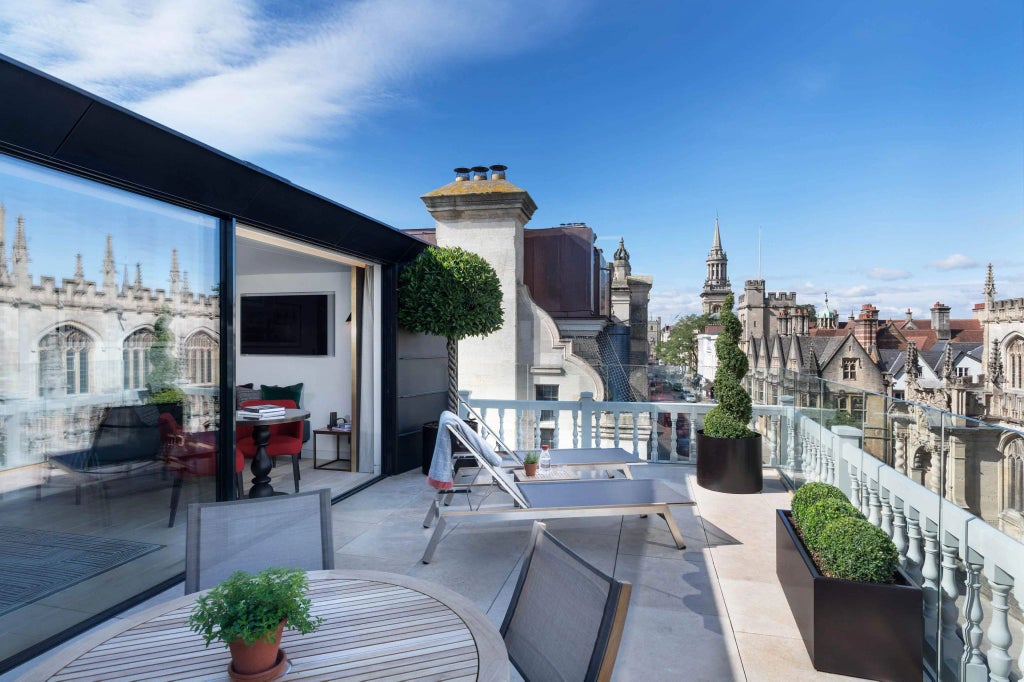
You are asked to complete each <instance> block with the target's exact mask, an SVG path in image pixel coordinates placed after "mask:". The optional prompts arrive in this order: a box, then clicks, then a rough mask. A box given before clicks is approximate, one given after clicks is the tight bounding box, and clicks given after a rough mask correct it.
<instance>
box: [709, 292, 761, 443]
mask: <svg viewBox="0 0 1024 682" xmlns="http://www.w3.org/2000/svg"><path fill="white" fill-rule="evenodd" d="M732 305H733V295H732V294H729V295H728V296H726V297H725V301H724V302H723V303H722V312H721V316H720V318H719V324H721V325H722V331H720V332H719V333H718V339H716V340H715V351H716V352H717V353H718V369H717V370H716V371H715V398H717V399H718V405H716V406H714V407H713V408H711V411H709V412H708V413H707V415H706V416H705V417H704V435H705V436H708V437H711V438H754V437H755V436H757V434H756V433H754V432H753V431H751V430H750V429H749V428H748V427H747V424H749V423H750V418H751V415H752V414H753V408H752V407H751V401H750V396H749V395H748V394H747V392H746V390H744V388H743V386H742V384H741V383H740V382H741V381H743V377H745V376H746V375H747V368H748V367H749V363H748V362H747V356H746V355H744V353H743V351H742V350H740V336H741V335H742V333H743V327H742V325H740V320H739V318H738V317H736V314H735V313H734V312H733V311H732Z"/></svg>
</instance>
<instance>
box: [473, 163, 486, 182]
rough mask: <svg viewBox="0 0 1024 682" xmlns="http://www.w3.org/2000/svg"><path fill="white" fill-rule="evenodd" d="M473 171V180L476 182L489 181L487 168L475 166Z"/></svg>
mask: <svg viewBox="0 0 1024 682" xmlns="http://www.w3.org/2000/svg"><path fill="white" fill-rule="evenodd" d="M471 170H472V171H473V179H474V180H486V179H487V166H473V168H472V169H471Z"/></svg>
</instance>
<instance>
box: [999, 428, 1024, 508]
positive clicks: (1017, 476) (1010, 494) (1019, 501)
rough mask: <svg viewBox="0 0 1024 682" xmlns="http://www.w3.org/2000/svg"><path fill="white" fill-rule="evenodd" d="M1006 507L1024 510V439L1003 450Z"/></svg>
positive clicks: (1013, 442)
mask: <svg viewBox="0 0 1024 682" xmlns="http://www.w3.org/2000/svg"><path fill="white" fill-rule="evenodd" d="M1003 455H1004V460H1003V467H1004V468H1003V471H1004V474H1005V478H1004V486H1005V487H1004V491H1005V495H1006V498H1005V499H1006V504H1005V506H1006V508H1007V509H1015V510H1017V511H1024V440H1021V439H1019V438H1018V439H1016V440H1014V441H1012V442H1011V443H1009V444H1007V446H1006V449H1005V450H1004V452H1003Z"/></svg>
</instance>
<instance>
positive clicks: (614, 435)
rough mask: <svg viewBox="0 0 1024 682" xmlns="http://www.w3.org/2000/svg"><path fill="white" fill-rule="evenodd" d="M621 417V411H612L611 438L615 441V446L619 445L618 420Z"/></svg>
mask: <svg viewBox="0 0 1024 682" xmlns="http://www.w3.org/2000/svg"><path fill="white" fill-rule="evenodd" d="M621 418H622V413H621V412H612V423H613V426H612V439H613V441H614V443H615V447H620V446H619V420H620V419H621Z"/></svg>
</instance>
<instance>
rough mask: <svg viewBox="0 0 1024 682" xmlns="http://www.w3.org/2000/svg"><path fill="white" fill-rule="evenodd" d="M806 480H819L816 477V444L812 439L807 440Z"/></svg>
mask: <svg viewBox="0 0 1024 682" xmlns="http://www.w3.org/2000/svg"><path fill="white" fill-rule="evenodd" d="M804 452H806V453H807V469H808V471H807V479H808V480H810V481H818V480H821V479H820V478H819V477H818V444H817V443H816V442H814V440H813V439H811V438H808V439H807V449H806V450H804Z"/></svg>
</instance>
